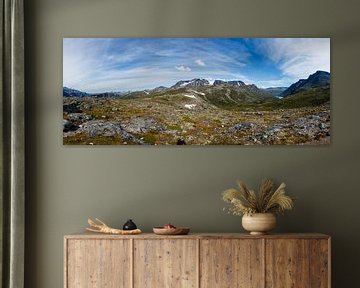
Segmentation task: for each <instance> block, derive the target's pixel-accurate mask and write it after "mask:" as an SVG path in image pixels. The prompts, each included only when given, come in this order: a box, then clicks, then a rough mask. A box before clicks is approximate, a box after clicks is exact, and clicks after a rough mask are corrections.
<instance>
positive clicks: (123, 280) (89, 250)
mask: <svg viewBox="0 0 360 288" xmlns="http://www.w3.org/2000/svg"><path fill="white" fill-rule="evenodd" d="M65 253H67V256H66V258H67V263H66V265H67V269H66V275H65V287H66V288H104V287H106V288H129V287H131V272H132V271H131V269H130V267H131V246H130V240H118V239H116V240H108V239H99V240H95V239H91V240H90V239H83V240H82V239H68V240H67V249H66V252H65Z"/></svg>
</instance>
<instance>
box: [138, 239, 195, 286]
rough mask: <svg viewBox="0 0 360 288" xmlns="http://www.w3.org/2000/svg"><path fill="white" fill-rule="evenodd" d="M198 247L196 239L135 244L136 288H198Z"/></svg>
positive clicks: (148, 241)
mask: <svg viewBox="0 0 360 288" xmlns="http://www.w3.org/2000/svg"><path fill="white" fill-rule="evenodd" d="M197 243H198V241H197V240H195V239H144V240H134V287H135V288H162V287H164V288H165V287H166V288H175V287H179V288H185V287H186V288H192V287H194V288H195V287H197V275H198V269H197Z"/></svg>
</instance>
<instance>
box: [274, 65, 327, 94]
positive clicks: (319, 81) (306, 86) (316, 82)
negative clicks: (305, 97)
mask: <svg viewBox="0 0 360 288" xmlns="http://www.w3.org/2000/svg"><path fill="white" fill-rule="evenodd" d="M314 88H330V73H329V72H325V71H316V72H315V73H314V74H311V75H310V76H309V77H308V78H307V79H300V80H299V81H297V82H296V83H294V84H292V85H290V87H289V88H287V89H286V90H285V91H284V92H282V93H281V96H282V97H288V96H290V95H293V94H296V93H299V92H303V91H306V90H311V89H314Z"/></svg>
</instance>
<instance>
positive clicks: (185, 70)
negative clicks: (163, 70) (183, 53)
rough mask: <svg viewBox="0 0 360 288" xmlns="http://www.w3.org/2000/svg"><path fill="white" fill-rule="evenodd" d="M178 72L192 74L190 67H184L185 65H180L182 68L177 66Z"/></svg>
mask: <svg viewBox="0 0 360 288" xmlns="http://www.w3.org/2000/svg"><path fill="white" fill-rule="evenodd" d="M175 69H176V70H179V71H181V72H190V71H191V68H190V67H188V66H184V65H180V66H175Z"/></svg>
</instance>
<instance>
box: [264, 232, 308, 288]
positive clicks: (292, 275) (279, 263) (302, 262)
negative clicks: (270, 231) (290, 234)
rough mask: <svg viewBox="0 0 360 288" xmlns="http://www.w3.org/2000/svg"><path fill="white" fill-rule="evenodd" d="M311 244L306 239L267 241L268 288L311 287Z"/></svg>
mask: <svg viewBox="0 0 360 288" xmlns="http://www.w3.org/2000/svg"><path fill="white" fill-rule="evenodd" d="M309 244H310V241H309V240H306V239H287V240H284V239H278V240H275V239H266V247H265V249H266V255H265V259H266V261H265V267H266V272H265V273H266V274H265V282H266V285H265V286H266V288H287V287H291V288H304V287H309V283H310V271H309V270H310V251H309V246H310V245H309Z"/></svg>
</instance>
